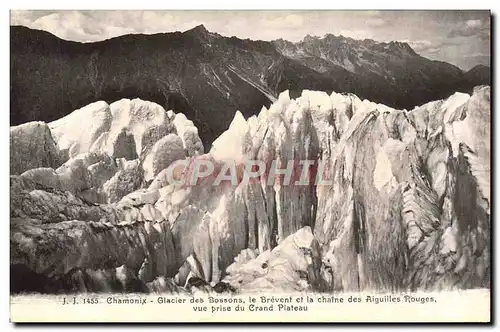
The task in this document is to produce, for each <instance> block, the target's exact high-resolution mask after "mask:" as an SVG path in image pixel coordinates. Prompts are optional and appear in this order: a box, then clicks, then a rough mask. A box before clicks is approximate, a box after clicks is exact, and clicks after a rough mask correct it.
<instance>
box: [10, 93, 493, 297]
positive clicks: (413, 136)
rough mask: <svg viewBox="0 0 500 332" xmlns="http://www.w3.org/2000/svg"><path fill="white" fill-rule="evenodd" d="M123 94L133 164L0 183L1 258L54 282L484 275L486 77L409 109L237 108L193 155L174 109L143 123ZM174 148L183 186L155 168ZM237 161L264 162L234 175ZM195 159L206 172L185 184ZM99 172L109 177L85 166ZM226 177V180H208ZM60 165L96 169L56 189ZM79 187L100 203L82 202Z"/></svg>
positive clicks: (432, 279)
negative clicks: (7, 189) (2, 201)
mask: <svg viewBox="0 0 500 332" xmlns="http://www.w3.org/2000/svg"><path fill="white" fill-rule="evenodd" d="M121 103H123V104H124V105H125V104H126V105H125V106H123V107H121V108H119V109H120V110H122V111H115V112H113V109H117V110H118V108H115V107H113V106H112V107H111V110H112V111H111V113H112V116H113V120H112V122H115V121H118V120H115V115H116V116H117V119H118V118H120V119H127V120H126V121H125V120H123V121H122V120H120V121H118V122H119V123H121V124H123V123H128V125H126V126H128V127H127V128H128V129H127V130H128V132H130V133H131V135H133V137H134V142H135V143H134V144H135V147H136V153H137V155H138V157H139V158H137V159H135V160H126V158H124V159H116V160H114V159H112V158H111V157H112V156H110V158H111V160H114V163H115V164H113V163H111V162H110V163H107V162H106V159H102V158H101V159H99V158H98V159H96V160H95V162H94V163H90V162H85V160H88V159H89V157H85V158H83V159H81V157H78V158H80V159H78V158H76V159H75V158H73V159H71V160H70V161H68V162H67V163H66V164H68V165H66V166H63V167H62V168H61V169H59V170H58V171H57V170H56V171H55V175H54V174H52V173H51V171H50V169H46V168H45V169H38V170H37V169H35V170H33V172H34V173H37V172H38V173H37V174H38V175H36V174H35V175H36V176H35V175H30V176H27V175H26V174H23V175H21V176H19V177H14V178H12V179H11V197H13V199H12V200H11V253H13V254H12V257H13V258H12V264H16V266H22V267H23V269H25V270H26V269H27V270H29V271H32V273H34V274H36V275H42V276H43V277H45V278H48V279H50V280H52V281H53V282H56V281H57V282H59V283H58V284H57V285H59V286H57V287H61V289H64V290H71V289H80V290H84V289H87V290H88V289H92V290H102V289H121V290H130V289H136V290H137V289H140V290H144V291H158V290H165V291H179V290H178V289H177V288H176V287H181V288H182V290H188V289H192V288H193V287H194V288H197V289H206V290H212V289H213V290H215V289H217V290H221V291H223V290H230V291H239V292H247V291H252V290H257V291H258V290H270V289H279V290H282V291H288V290H290V291H296V290H317V291H327V292H332V291H349V292H352V291H365V290H377V291H417V290H442V289H455V288H459V289H465V288H478V287H489V285H490V265H489V257H490V250H491V245H490V233H489V230H490V214H491V212H490V204H491V201H490V199H491V198H490V186H489V184H490V145H489V142H490V132H489V130H488V128H489V125H490V88H489V87H487V86H483V87H478V88H476V89H475V91H474V94H473V95H472V96H470V95H467V94H462V93H456V94H454V95H452V96H450V97H449V98H447V99H445V100H441V101H435V102H431V103H428V104H425V105H422V106H420V107H416V108H415V109H413V110H411V111H406V110H395V109H392V108H389V107H387V106H384V105H381V104H375V103H372V102H369V101H366V100H364V101H362V100H360V99H359V98H357V97H356V96H354V95H349V94H347V95H346V94H336V93H332V94H331V95H327V94H326V93H323V92H314V91H304V92H303V93H302V96H301V97H299V98H297V99H295V100H293V99H290V98H289V95H288V93H282V94H281V95H280V97H279V98H278V100H277V101H276V102H275V103H274V104H273V105H272V106H271V107H270V108H269V109H266V108H263V109H262V111H261V112H260V114H259V116H258V117H251V118H249V119H248V120H245V119H244V117H243V116H242V114H240V113H236V116H235V118H234V120H233V122H232V123H231V125H230V127H229V128H228V130H227V131H226V132H225V133H224V134H222V135H221V136H220V137H219V138H218V139H217V140H215V141H214V144H213V148H212V150H211V151H209V152H208V153H207V154H202V150H201V145H200V146H199V147H197V146H198V145H197V144H198V143H196V142H197V140H196V139H191V138H192V137H196V135H194V133H195V132H194V131H192V130H191V129H189V130H185V131H184V132H182V131H181V130H180V129H179V126H180V125H179V122H180V123H183V124H186V123H188V124H189V122H188V121H187V120H186V119H184V118H183V117H179V115H175V118H174V119H173V121H172V120H171V119H172V117H173V115H172V113H170V112H166V116H165V117H164V118H161V119H162V120H161V121H164V122H161V123H160V122H154V123H153V122H151V123H152V124H151V126H150V127H149V128H150V129H144V128H143V127H140V126H139V122H138V121H135V120H134V121H135V122H134V121H132V120H130V119H132V118H134V117H133V116H131V115H130V114H137V116H138V117H140V116H145V115H144V114H145V113H144V112H143V111H144V110H143V109H141V108H136V106H127V105H130V104H129V102H121ZM118 105H121V104H118ZM129 107H130V108H129ZM123 109H125V111H123ZM132 110H134V111H132ZM121 112H123V114H125V115H123V114H122V113H121ZM118 114H122V115H118ZM148 114H149V113H148ZM178 117H179V119H178V121H177V122H176V120H175V119H177V118H178ZM163 119H166V120H163ZM118 122H117V123H118ZM165 123H166V124H165ZM170 124H171V127H169V126H170ZM163 125H165V127H162V126H163ZM118 127H120V130H121V129H122V128H123V126H121V125H120V126H117V128H118ZM167 127H168V128H170V129H168V130H165V131H164V129H162V128H167ZM137 128H140V129H137ZM186 128H191V127H190V125H187V126H186ZM143 129H144V130H143ZM108 132H109V131H108ZM145 133H146V134H145ZM191 134H192V135H193V136H191ZM103 135H104V134H103ZM188 142H189V143H188ZM193 142H194V143H193ZM92 145H94V146H96V145H95V143H93V144H92ZM80 146H82V145H80ZM101 146H103V147H104V146H106V144H103V145H101ZM103 149H104V150H105V151H104V153H105V154H106V153H109V150H106V149H105V148H103ZM106 151H107V152H106ZM185 156H186V157H187V158H188V159H187V167H186V168H185V170H184V171H182V172H179V173H177V178H176V180H180V181H179V182H182V180H186V182H184V184H181V183H170V182H169V177H168V176H167V175H168V174H167V171H166V169H165V168H166V167H167V166H168V165H170V164H171V163H172V162H173V161H174V160H175V159H176V158H179V159H183V158H184V157H185ZM76 160H83V161H80V162H77V161H76ZM249 160H254V161H258V162H259V163H260V164H259V165H260V166H262V167H265V169H266V171H265V172H262V173H261V174H259V175H256V176H255V177H253V178H252V181H247V182H245V181H244V179H245V176H244V170H245V166H246V164H247V162H248V161H249ZM304 160H305V161H310V163H306V166H307V167H309V168H306V171H304V163H303V161H304ZM200 162H202V163H208V162H210V163H211V164H212V165H214V172H213V173H212V174H215V175H213V176H205V177H202V178H200V179H198V181H197V182H196V183H194V185H193V184H191V185H190V184H189V182H188V181H189V179H191V178H192V176H193V173H195V172H197V171H199V169H198V170H197V169H196V166H195V165H196V164H197V163H200ZM69 165H75V167H76V166H78V165H79V166H78V167H76V168H75V167H70V166H69ZM113 165H114V166H113ZM228 165H229V166H228ZM273 165H274V167H275V168H276V167H278V168H279V169H283V168H286V167H288V168H289V169H290V171H291V172H290V178H289V179H288V180H287V176H284V175H281V176H276V174H273V171H272V169H273ZM97 167H102V169H103V170H104V169H110V170H111V169H113V170H114V168H113V167H116V171H115V173H113V172H112V171H110V172H109V174H108V173H106V172H105V171H96V172H94V173H92V172H91V171H90V170H89V169H92V170H95V169H97ZM275 168H274V169H275ZM79 169H81V170H82V171H81V172H80V173H79V171H78V170H79ZM227 171H229V172H231V171H232V172H234V173H235V174H236V175H237V176H236V177H235V179H234V182H233V181H232V180H230V179H228V178H226V179H225V180H224V181H222V182H220V183H219V182H218V180H220V179H218V178H217V174H219V173H222V174H225V173H224V172H227ZM252 171H255V170H252ZM66 172H70V173H68V174H94V175H92V176H90V175H89V176H88V177H86V176H85V175H81V176H80V175H78V176H77V175H72V177H75V178H76V179H80V178H81V179H83V180H81V183H82V184H81V185H80V182H77V183H76V182H75V184H72V185H73V187H70V186H68V185H66V184H64V183H65V182H64V181H63V180H61V177H62V178H64V177H63V175H62V174H66ZM71 172H73V173H71ZM95 174H99V176H96V175H95ZM101 174H103V175H102V176H101ZM170 180H171V179H170ZM247 180H248V179H247ZM304 180H306V181H304ZM77 184H79V186H77ZM83 184H85V185H83ZM76 187H78V190H77V189H74V188H76ZM50 188H52V189H50ZM92 188H94V189H95V190H97V191H98V192H99V193H102V194H103V195H104V196H105V197H106V201H105V202H104V203H106V204H104V203H103V204H93V203H90V202H88V201H87V200H85V199H82V197H83V195H81V194H80V193H81V192H83V191H84V189H85V190H90V189H92ZM45 205H48V206H51V207H50V208H47V207H44V206H45ZM35 239H36V240H35ZM37 253H39V254H37ZM83 276H85V277H83ZM88 276H90V277H88ZM61 280H63V281H64V282H62V281H61ZM68 280H70V281H68ZM85 280H87V281H85ZM88 280H92V282H89V281H88ZM120 280H121V281H120ZM123 280H125V281H123ZM190 280H191V282H190ZM197 280H198V281H197ZM106 282H107V283H108V284H106ZM132 284H133V285H135V286H133V287H132V286H130V285H132ZM174 284H176V285H177V286H175V285H174ZM61 285H62V286H61ZM97 285H100V286H97ZM119 285H122V286H119ZM123 285H126V286H123ZM196 285H197V286H196ZM54 287H56V286H54ZM57 287H56V288H57ZM134 287H135V288H134ZM200 287H201V288H200ZM194 288H193V289H194Z"/></svg>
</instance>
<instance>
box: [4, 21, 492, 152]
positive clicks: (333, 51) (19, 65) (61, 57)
mask: <svg viewBox="0 0 500 332" xmlns="http://www.w3.org/2000/svg"><path fill="white" fill-rule="evenodd" d="M10 34H11V41H10V48H11V63H10V73H11V85H10V89H11V91H10V92H11V106H10V122H11V125H16V124H20V123H24V122H28V121H33V120H41V121H52V120H55V119H58V118H60V117H62V116H64V115H66V114H68V113H70V112H72V111H73V110H75V109H77V108H80V107H82V106H85V105H87V104H89V103H91V102H94V101H97V100H105V101H107V102H108V103H110V102H113V101H116V100H119V99H121V98H131V99H132V98H141V99H144V100H150V101H154V102H157V103H159V104H160V105H162V106H163V107H164V108H165V109H172V110H174V111H175V112H183V113H185V114H186V116H187V117H188V118H190V119H192V120H193V121H194V123H195V125H196V126H197V127H198V128H199V132H200V137H201V139H202V140H203V142H204V144H205V145H206V146H210V144H211V142H212V141H213V140H214V139H215V138H216V137H217V136H218V135H219V134H220V133H221V132H222V131H224V130H225V129H226V128H227V126H228V124H229V122H230V121H231V120H232V118H233V116H234V113H235V111H236V110H240V111H241V112H242V113H243V114H244V115H245V116H250V115H253V114H257V113H258V112H259V111H260V109H261V108H262V106H269V105H270V104H271V102H272V101H273V100H274V99H275V98H276V97H277V95H278V94H279V93H280V92H281V91H283V90H286V89H288V90H290V95H291V97H295V96H297V95H298V94H300V92H301V91H302V89H314V90H322V91H326V92H329V93H330V92H332V91H336V92H352V93H355V94H356V95H358V96H359V97H360V98H366V99H370V100H372V101H375V102H379V103H384V104H387V105H389V106H392V107H395V108H400V109H403V108H406V109H411V108H413V107H414V106H416V105H420V104H423V103H425V102H428V101H431V100H437V99H441V98H444V97H447V96H448V95H450V94H452V93H454V92H456V91H463V92H471V91H472V88H473V86H475V85H479V84H489V83H490V75H489V68H488V67H484V66H477V67H474V68H473V69H471V70H470V71H469V72H463V71H462V70H461V69H459V68H457V67H455V66H453V65H451V64H448V63H444V62H439V61H431V60H429V59H426V58H424V57H421V56H420V55H418V54H417V53H415V52H414V51H413V50H412V49H411V47H410V46H408V44H405V43H398V42H395V43H394V42H391V43H377V42H374V41H371V40H364V41H356V40H353V39H351V38H345V37H342V36H340V37H336V36H333V35H327V36H325V37H324V38H310V37H309V38H305V39H304V41H302V42H300V43H296V44H293V43H290V42H287V41H283V40H278V41H273V42H264V41H252V40H248V39H246V40H242V39H238V38H236V37H223V36H220V35H218V34H216V33H211V32H209V31H207V30H206V29H205V28H204V27H203V26H198V27H195V28H193V29H191V30H188V31H186V32H183V33H181V32H174V33H164V34H154V35H142V34H138V35H125V36H120V37H116V38H112V39H109V40H105V41H100V42H95V43H78V42H72V41H66V40H62V39H59V38H58V37H56V36H54V35H52V34H50V33H48V32H45V31H39V30H32V29H29V28H26V27H22V26H12V27H11V30H10Z"/></svg>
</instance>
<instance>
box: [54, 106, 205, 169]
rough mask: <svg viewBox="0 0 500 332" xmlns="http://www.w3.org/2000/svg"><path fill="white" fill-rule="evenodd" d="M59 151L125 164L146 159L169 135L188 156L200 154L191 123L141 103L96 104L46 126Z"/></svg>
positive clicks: (180, 115) (183, 116)
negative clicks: (120, 160)
mask: <svg viewBox="0 0 500 332" xmlns="http://www.w3.org/2000/svg"><path fill="white" fill-rule="evenodd" d="M49 127H50V128H51V130H52V131H53V137H54V139H55V141H56V142H57V144H58V146H59V148H60V149H61V150H63V151H68V157H69V158H73V157H76V156H77V155H78V154H81V153H86V152H105V153H107V154H108V155H110V156H111V157H113V158H125V159H127V160H133V159H137V158H139V157H143V158H144V157H145V155H147V154H148V153H149V152H150V150H151V148H152V147H153V145H154V144H155V143H156V142H157V141H158V140H160V139H161V138H163V137H164V136H167V135H168V134H175V135H178V136H179V137H180V138H181V140H182V143H183V147H184V149H185V150H186V154H187V155H188V156H193V155H196V154H200V153H203V145H202V143H201V140H200V138H199V136H198V130H197V129H196V127H195V126H194V125H193V122H192V121H190V120H188V119H187V118H186V116H185V115H184V114H182V113H178V114H175V113H174V112H172V111H168V112H167V111H165V109H164V108H163V107H161V106H160V105H158V104H156V103H153V102H149V101H145V100H141V99H137V98H136V99H132V100H130V99H121V100H119V101H116V102H114V103H112V104H111V105H108V104H107V103H106V102H104V101H98V102H95V103H92V104H90V105H87V106H85V107H82V108H80V109H78V110H75V111H74V112H72V113H70V114H68V115H67V116H65V117H63V118H61V119H58V120H56V121H53V122H51V123H49Z"/></svg>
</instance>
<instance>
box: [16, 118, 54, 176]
mask: <svg viewBox="0 0 500 332" xmlns="http://www.w3.org/2000/svg"><path fill="white" fill-rule="evenodd" d="M9 150H10V174H21V173H23V172H24V171H27V170H29V169H32V168H37V167H52V168H57V167H59V166H60V165H61V163H62V160H61V159H62V158H61V155H60V153H59V149H58V147H57V144H56V142H55V141H54V139H53V138H52V134H51V131H50V128H49V127H48V126H47V124H45V123H44V122H29V123H25V124H22V125H19V126H15V127H11V128H10V145H9Z"/></svg>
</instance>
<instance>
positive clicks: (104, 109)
mask: <svg viewBox="0 0 500 332" xmlns="http://www.w3.org/2000/svg"><path fill="white" fill-rule="evenodd" d="M111 122H112V115H111V110H110V108H109V105H108V104H107V103H106V102H104V101H97V102H95V103H92V104H89V105H87V106H85V107H82V108H80V109H77V110H75V111H74V112H72V113H71V114H69V115H67V116H65V117H63V118H61V119H58V120H56V121H53V122H50V123H49V127H50V129H51V131H52V135H53V137H54V139H55V140H56V142H57V144H58V145H59V149H61V150H67V151H68V156H69V157H70V158H72V157H75V156H77V155H78V154H80V153H84V152H88V151H90V147H91V146H92V144H93V143H94V142H95V141H96V140H97V139H98V138H99V136H101V135H102V134H104V133H105V132H108V131H109V129H110V126H111Z"/></svg>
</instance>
